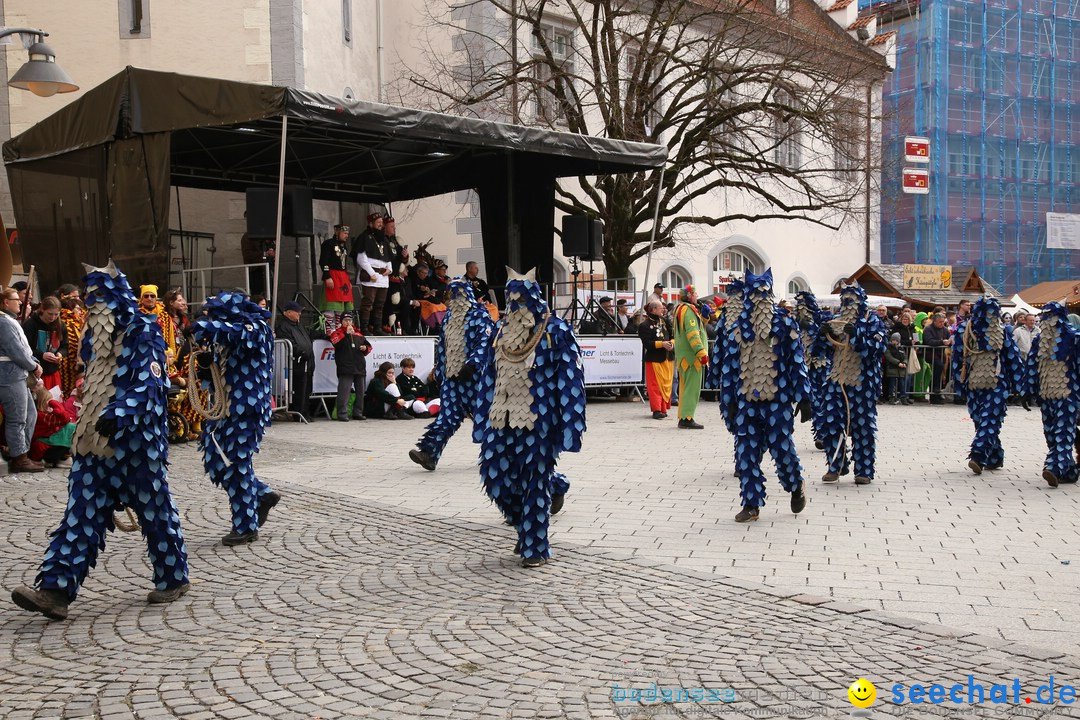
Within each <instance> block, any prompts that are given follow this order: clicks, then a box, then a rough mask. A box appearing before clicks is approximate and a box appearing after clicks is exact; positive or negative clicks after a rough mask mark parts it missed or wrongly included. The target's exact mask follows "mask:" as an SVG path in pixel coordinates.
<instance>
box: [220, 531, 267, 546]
mask: <svg viewBox="0 0 1080 720" xmlns="http://www.w3.org/2000/svg"><path fill="white" fill-rule="evenodd" d="M258 539H259V531H258V530H256V531H254V532H249V533H238V532H236V531H235V530H234V531H232V532H231V533H229V534H228V535H226V536H225V537H223V538H221V544H222V545H224V546H225V547H233V546H235V545H244V544H246V543H251V542H255V541H256V540H258Z"/></svg>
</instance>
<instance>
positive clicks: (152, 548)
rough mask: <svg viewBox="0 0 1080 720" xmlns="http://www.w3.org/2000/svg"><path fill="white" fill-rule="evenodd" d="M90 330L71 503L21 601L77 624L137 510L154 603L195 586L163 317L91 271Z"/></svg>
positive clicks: (119, 277)
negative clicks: (175, 484)
mask: <svg viewBox="0 0 1080 720" xmlns="http://www.w3.org/2000/svg"><path fill="white" fill-rule="evenodd" d="M86 268H87V275H86V278H85V284H86V296H85V298H86V300H85V302H86V306H87V309H88V312H87V321H86V329H85V331H84V336H83V342H82V348H81V351H80V356H81V358H82V360H83V362H84V363H85V364H86V374H85V384H84V390H83V398H82V402H83V410H82V414H81V416H80V417H79V421H78V424H77V426H76V429H75V434H74V437H73V438H72V450H73V452H74V460H73V462H72V465H71V472H70V473H69V475H68V503H67V509H66V511H65V513H64V519H63V521H62V522H61V523H60V527H59V528H57V529H56V531H55V532H53V534H52V542H51V543H50V545H49V549H48V550H47V551H46V553H45V559H44V561H43V562H42V563H41V572H40V573H38V576H37V579H36V581H35V582H36V585H37V586H38V588H39V589H37V590H33V589H30V588H26V587H20V588H18V589H17V590H15V591H14V592H13V593H12V599H13V600H14V601H15V602H16V604H18V605H19V606H20V607H22V608H24V609H26V610H32V611H35V612H40V613H42V614H44V615H46V616H48V617H50V618H54V619H63V618H65V617H67V606H68V604H69V603H70V602H71V601H73V600H74V599H75V597H76V596H77V595H78V592H79V588H80V587H81V586H82V584H83V581H84V580H85V579H86V576H87V574H88V573H89V571H90V568H92V567H94V565H95V564H96V562H97V555H98V552H99V551H100V550H103V549H105V533H106V531H110V530H113V529H115V527H116V526H115V523H114V520H113V513H114V512H116V511H118V510H121V509H123V508H125V507H127V508H130V509H131V510H132V511H133V512H134V514H135V516H136V517H137V518H138V522H139V526H140V527H141V529H142V534H143V536H144V537H145V538H146V547H147V552H148V554H149V556H150V564H151V566H152V567H153V570H154V585H155V587H156V588H157V589H156V590H155V591H154V592H151V593H150V595H149V597H148V600H149V601H150V602H170V601H172V600H175V599H177V598H178V597H180V595H182V594H183V593H184V592H186V591H187V589H188V588H189V587H190V586H189V584H188V572H187V570H188V569H187V548H186V546H185V545H184V536H183V533H182V532H181V530H180V515H179V513H178V512H177V510H176V506H175V505H174V504H173V501H172V496H171V495H170V494H169V485H168V483H167V482H166V478H165V471H166V466H167V461H168V453H169V441H168V435H169V430H168V420H167V418H166V403H167V398H166V390H167V387H168V382H169V380H168V377H167V375H166V374H165V371H164V368H165V340H164V338H163V337H162V334H161V328H160V327H159V326H158V319H157V316H156V315H145V314H143V313H140V312H138V311H137V309H136V308H137V306H136V301H135V296H134V294H133V293H132V291H131V286H130V285H129V284H128V281H127V278H126V277H125V276H124V274H123V273H122V272H120V271H119V270H118V269H117V268H116V266H115V265H113V264H112V262H110V263H109V264H108V265H107V266H106V267H104V268H92V267H90V266H86Z"/></svg>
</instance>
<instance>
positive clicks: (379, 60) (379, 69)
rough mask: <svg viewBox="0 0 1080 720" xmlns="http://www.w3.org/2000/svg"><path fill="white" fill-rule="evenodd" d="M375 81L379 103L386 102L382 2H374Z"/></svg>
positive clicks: (377, 0) (376, 0) (380, 0)
mask: <svg viewBox="0 0 1080 720" xmlns="http://www.w3.org/2000/svg"><path fill="white" fill-rule="evenodd" d="M375 81H376V82H377V83H378V84H379V87H378V92H377V97H378V100H379V102H381V103H382V102H386V98H385V96H384V94H383V0H375Z"/></svg>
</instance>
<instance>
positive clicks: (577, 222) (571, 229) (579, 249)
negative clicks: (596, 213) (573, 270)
mask: <svg viewBox="0 0 1080 720" xmlns="http://www.w3.org/2000/svg"><path fill="white" fill-rule="evenodd" d="M562 251H563V255H565V256H566V257H576V258H582V257H585V256H586V255H588V254H589V218H587V217H585V216H584V215H563V219H562Z"/></svg>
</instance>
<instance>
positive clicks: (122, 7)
mask: <svg viewBox="0 0 1080 720" xmlns="http://www.w3.org/2000/svg"><path fill="white" fill-rule="evenodd" d="M117 10H118V11H119V16H120V37H121V38H125V39H128V40H137V39H140V38H148V37H150V0H118V5H117Z"/></svg>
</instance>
